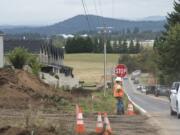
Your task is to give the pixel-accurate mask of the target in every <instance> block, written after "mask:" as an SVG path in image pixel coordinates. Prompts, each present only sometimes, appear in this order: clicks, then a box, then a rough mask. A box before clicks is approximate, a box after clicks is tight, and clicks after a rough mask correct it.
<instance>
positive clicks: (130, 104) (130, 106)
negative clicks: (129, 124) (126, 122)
mask: <svg viewBox="0 0 180 135" xmlns="http://www.w3.org/2000/svg"><path fill="white" fill-rule="evenodd" d="M127 115H130V116H132V115H135V113H134V107H133V104H132V103H131V102H129V103H128V108H127Z"/></svg>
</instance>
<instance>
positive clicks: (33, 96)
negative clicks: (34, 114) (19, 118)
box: [0, 69, 72, 109]
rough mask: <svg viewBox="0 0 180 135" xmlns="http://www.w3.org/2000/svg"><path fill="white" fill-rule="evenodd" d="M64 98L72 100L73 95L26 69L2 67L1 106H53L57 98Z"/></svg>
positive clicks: (7, 107) (0, 71)
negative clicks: (63, 91)
mask: <svg viewBox="0 0 180 135" xmlns="http://www.w3.org/2000/svg"><path fill="white" fill-rule="evenodd" d="M62 98H63V99H66V98H67V99H68V100H71V98H72V97H71V95H69V94H68V93H67V94H66V93H63V94H61V93H60V92H57V91H56V90H54V89H53V88H51V87H50V86H48V85H47V84H44V83H43V82H41V81H40V80H39V79H38V78H37V77H36V76H33V75H31V74H30V73H28V72H26V71H23V70H15V71H14V70H11V69H0V108H4V109H27V108H28V107H29V105H31V106H33V108H34V107H35V108H36V107H39V106H41V105H43V106H44V107H53V106H55V105H56V104H55V103H56V101H55V100H61V99H62Z"/></svg>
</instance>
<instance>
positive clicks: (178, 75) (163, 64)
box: [154, 0, 180, 84]
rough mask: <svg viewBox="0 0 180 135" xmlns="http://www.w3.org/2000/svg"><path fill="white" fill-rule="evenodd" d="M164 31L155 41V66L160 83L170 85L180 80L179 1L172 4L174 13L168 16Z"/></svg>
mask: <svg viewBox="0 0 180 135" xmlns="http://www.w3.org/2000/svg"><path fill="white" fill-rule="evenodd" d="M165 28H166V31H165V32H164V33H163V36H161V37H160V38H158V39H157V40H156V41H155V44H154V48H155V50H156V52H157V54H158V58H157V60H156V61H157V64H158V68H159V70H160V71H161V72H160V74H159V76H160V79H161V81H162V82H164V83H169V84H170V83H172V82H173V81H177V80H180V72H179V70H180V61H179V60H180V53H179V51H180V45H179V44H180V0H178V2H174V11H173V12H172V13H171V14H169V15H168V17H167V24H166V25H165Z"/></svg>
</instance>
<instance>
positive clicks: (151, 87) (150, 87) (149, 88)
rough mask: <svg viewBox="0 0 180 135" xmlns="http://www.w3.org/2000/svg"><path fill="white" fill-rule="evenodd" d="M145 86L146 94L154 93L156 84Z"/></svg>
mask: <svg viewBox="0 0 180 135" xmlns="http://www.w3.org/2000/svg"><path fill="white" fill-rule="evenodd" d="M146 87H147V90H146V95H147V94H153V95H154V94H155V89H156V86H155V85H149V86H146Z"/></svg>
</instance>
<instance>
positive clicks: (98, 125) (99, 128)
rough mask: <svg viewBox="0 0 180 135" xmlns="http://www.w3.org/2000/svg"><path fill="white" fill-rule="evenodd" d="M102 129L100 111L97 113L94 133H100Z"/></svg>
mask: <svg viewBox="0 0 180 135" xmlns="http://www.w3.org/2000/svg"><path fill="white" fill-rule="evenodd" d="M102 131H103V122H102V117H101V113H100V112H99V113H98V117H97V123H96V133H97V134H99V133H102Z"/></svg>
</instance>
